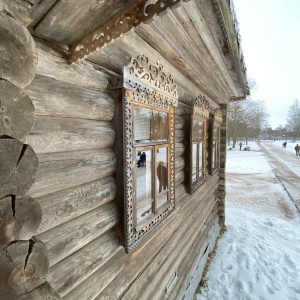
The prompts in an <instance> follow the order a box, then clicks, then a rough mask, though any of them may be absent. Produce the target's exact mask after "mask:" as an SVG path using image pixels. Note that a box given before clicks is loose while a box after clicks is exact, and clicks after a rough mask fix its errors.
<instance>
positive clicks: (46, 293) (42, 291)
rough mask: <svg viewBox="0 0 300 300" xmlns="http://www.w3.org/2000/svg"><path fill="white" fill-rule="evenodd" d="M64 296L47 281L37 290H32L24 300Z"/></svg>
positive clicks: (52, 299)
mask: <svg viewBox="0 0 300 300" xmlns="http://www.w3.org/2000/svg"><path fill="white" fill-rule="evenodd" d="M61 299H62V298H61V297H60V296H59V295H58V293H57V292H56V291H55V290H54V289H53V288H52V286H51V285H50V284H49V283H48V282H45V283H43V284H42V285H40V286H39V287H38V288H36V289H35V290H33V291H31V292H30V293H28V294H27V295H25V296H24V297H22V300H61Z"/></svg>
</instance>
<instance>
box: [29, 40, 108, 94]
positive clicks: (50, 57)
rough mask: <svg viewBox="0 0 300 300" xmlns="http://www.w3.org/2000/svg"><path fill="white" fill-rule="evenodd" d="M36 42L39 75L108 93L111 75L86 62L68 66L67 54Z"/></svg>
mask: <svg viewBox="0 0 300 300" xmlns="http://www.w3.org/2000/svg"><path fill="white" fill-rule="evenodd" d="M35 42H36V49H37V54H38V57H39V59H38V65H37V70H36V73H37V74H38V75H43V76H46V77H50V78H53V79H55V80H58V81H61V82H63V83H69V84H73V85H74V86H78V85H79V84H78V83H80V87H82V88H86V89H91V90H94V91H100V92H105V91H106V88H107V83H108V78H109V77H110V75H107V74H105V73H104V72H102V71H99V70H97V69H96V68H95V67H94V65H93V64H91V63H89V62H86V61H82V62H80V63H78V64H72V65H68V64H67V57H66V54H62V53H60V52H58V51H55V50H53V49H50V48H49V47H48V46H47V45H45V44H44V43H42V42H40V41H38V40H36V39H35ZM62 66H63V68H62Z"/></svg>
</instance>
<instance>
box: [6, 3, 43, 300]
mask: <svg viewBox="0 0 300 300" xmlns="http://www.w3.org/2000/svg"><path fill="white" fill-rule="evenodd" d="M24 3H25V2H24ZM14 4H17V3H14V1H4V2H1V6H0V40H1V45H0V53H1V56H0V91H1V99H0V225H1V226H0V298H1V299H3V300H5V299H22V298H23V296H24V295H26V294H28V293H29V292H31V291H33V290H34V289H36V288H37V287H39V286H40V285H42V284H43V283H45V282H46V276H47V274H48V270H49V259H48V252H47V249H46V247H45V245H44V244H43V243H42V242H41V241H40V240H38V239H37V238H35V237H34V234H35V233H36V231H37V229H38V227H39V225H40V223H41V220H42V211H41V207H40V205H39V203H38V202H37V201H36V200H35V199H33V198H32V197H30V196H28V195H26V193H27V191H28V190H29V189H30V187H31V186H32V184H33V183H34V181H35V178H36V174H37V170H38V158H37V156H36V153H35V152H34V150H33V149H32V147H31V146H30V145H28V144H24V143H23V141H24V139H25V138H26V136H27V135H28V134H29V132H30V131H31V130H32V128H33V126H34V123H35V110H34V106H33V103H32V101H31V99H30V97H29V96H28V95H27V94H26V93H25V92H24V90H23V89H24V88H25V87H26V86H28V85H29V84H30V82H31V81H32V80H33V78H34V76H35V74H36V68H37V54H36V48H35V43H34V41H33V39H32V37H31V34H30V33H29V31H28V30H27V28H26V27H25V26H24V25H22V23H21V22H23V24H24V22H25V23H26V22H27V21H26V18H22V16H23V14H22V11H23V12H24V9H25V10H26V8H28V7H27V6H28V3H27V4H25V6H22V5H21V4H20V3H19V4H18V5H17V6H15V5H14ZM26 5H27V6H26ZM19 18H20V20H18V19H19ZM20 21H21V22H20Z"/></svg>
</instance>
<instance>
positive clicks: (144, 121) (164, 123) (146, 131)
mask: <svg viewBox="0 0 300 300" xmlns="http://www.w3.org/2000/svg"><path fill="white" fill-rule="evenodd" d="M133 122H134V126H133V127H134V132H133V134H134V142H135V143H146V142H160V141H167V140H168V128H169V126H168V113H167V112H163V111H157V110H154V109H149V108H145V107H142V106H135V108H134V112H133Z"/></svg>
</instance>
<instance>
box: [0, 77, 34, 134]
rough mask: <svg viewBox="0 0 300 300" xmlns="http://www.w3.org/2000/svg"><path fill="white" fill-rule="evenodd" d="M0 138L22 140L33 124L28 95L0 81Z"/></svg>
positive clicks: (31, 108)
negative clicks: (7, 137)
mask: <svg viewBox="0 0 300 300" xmlns="http://www.w3.org/2000/svg"><path fill="white" fill-rule="evenodd" d="M0 91H1V94H0V136H10V137H13V138H15V139H18V140H24V139H25V137H26V136H27V135H28V134H29V132H30V131H31V129H32V128H33V126H34V123H35V109H34V106H33V103H32V101H31V99H30V98H29V96H28V95H26V93H25V92H24V91H22V90H20V89H19V88H18V87H17V86H15V85H14V84H12V83H10V82H8V81H6V80H2V79H0Z"/></svg>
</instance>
